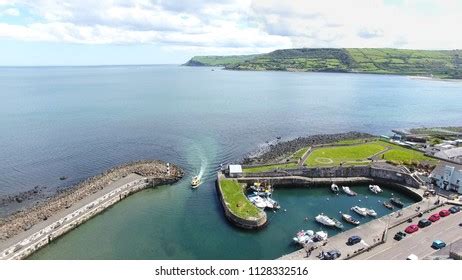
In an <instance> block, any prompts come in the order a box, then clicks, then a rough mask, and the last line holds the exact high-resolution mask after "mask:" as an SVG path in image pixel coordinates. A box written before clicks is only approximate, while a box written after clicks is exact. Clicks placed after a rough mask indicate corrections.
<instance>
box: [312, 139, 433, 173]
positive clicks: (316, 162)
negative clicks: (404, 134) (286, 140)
mask: <svg viewBox="0 0 462 280" xmlns="http://www.w3.org/2000/svg"><path fill="white" fill-rule="evenodd" d="M386 149H389V150H388V151H386ZM384 151H385V152H384ZM379 152H384V153H383V154H382V155H379V156H378V157H377V158H376V159H377V160H385V161H389V162H392V163H395V164H403V165H411V164H419V163H423V162H426V163H430V164H436V162H437V160H435V159H433V158H430V157H427V156H425V155H424V154H423V153H422V152H419V151H416V150H412V149H408V148H405V147H402V146H399V145H395V144H393V143H389V142H387V141H383V140H378V141H373V142H369V143H365V144H358V145H353V146H339V147H324V148H317V149H315V150H313V151H312V152H311V154H310V155H309V156H308V158H307V160H306V162H305V163H304V164H305V165H307V166H309V167H319V166H336V165H339V164H340V163H343V164H346V165H361V164H368V163H370V161H369V160H368V158H370V157H371V156H373V155H375V154H377V153H379Z"/></svg>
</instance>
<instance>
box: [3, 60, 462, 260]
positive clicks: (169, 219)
mask: <svg viewBox="0 0 462 280" xmlns="http://www.w3.org/2000/svg"><path fill="white" fill-rule="evenodd" d="M42 70H43V71H42ZM42 70H41V71H36V69H12V70H11V71H10V70H9V71H8V73H7V74H4V73H3V74H2V76H0V79H1V81H2V84H3V85H4V86H5V88H8V89H9V90H8V94H6V91H4V92H2V93H0V95H1V96H2V98H3V100H4V102H3V103H2V104H1V105H0V107H1V110H0V111H1V112H2V113H1V114H2V118H0V123H1V124H2V128H3V133H2V134H1V135H0V138H1V141H2V143H4V144H5V145H4V146H2V148H1V149H2V153H1V155H2V161H0V172H1V174H2V177H1V181H0V184H1V186H2V188H1V189H0V191H1V194H2V195H13V194H15V193H17V192H20V191H27V190H33V188H34V187H35V186H37V185H39V186H41V187H47V188H46V189H45V190H46V193H47V194H48V193H49V194H53V193H54V192H55V191H56V190H65V189H66V188H67V187H69V186H72V185H74V184H76V183H78V182H79V181H82V180H84V179H86V178H89V177H92V176H95V175H97V174H99V173H101V172H103V171H104V170H107V169H109V168H111V167H113V166H117V165H119V164H122V163H125V162H127V161H133V160H139V159H146V158H158V159H162V160H164V161H166V162H173V163H176V164H178V165H179V166H181V167H182V168H183V169H184V170H185V177H186V178H187V179H186V180H181V181H180V182H178V183H176V184H174V185H173V186H169V187H162V186H160V187H158V188H156V189H147V190H144V191H142V192H138V193H136V194H133V195H131V196H129V197H127V198H125V199H124V200H122V201H120V202H118V203H117V204H115V205H114V206H113V207H110V208H109V209H107V210H106V211H104V212H102V213H100V214H99V215H97V216H95V217H93V218H92V219H90V220H88V221H87V222H85V223H84V224H82V225H80V226H79V227H77V228H75V229H74V230H72V231H70V232H69V233H67V234H66V235H64V236H62V237H60V238H57V239H55V240H52V242H51V243H50V244H48V245H47V246H45V247H44V248H42V249H41V250H39V251H38V252H36V253H35V254H33V255H32V256H30V258H31V259H276V258H279V257H281V256H282V255H285V254H289V253H291V252H293V251H295V250H296V249H297V248H296V247H294V246H293V244H292V238H293V236H294V235H295V234H296V233H297V232H298V231H299V230H301V229H314V230H324V229H323V228H322V226H320V225H319V224H317V223H316V222H315V220H314V217H315V216H316V215H318V214H319V213H321V212H323V213H325V214H326V215H329V216H333V217H336V218H337V219H341V216H340V214H339V211H342V212H343V211H346V210H349V209H350V208H351V207H352V206H354V205H359V206H362V207H367V208H373V209H374V210H376V211H377V212H378V213H377V214H378V217H381V216H383V215H385V214H387V213H390V212H389V211H390V210H388V209H387V208H385V207H384V206H383V205H381V204H380V203H379V202H378V200H381V201H383V200H384V199H389V198H390V197H391V193H392V192H393V193H394V194H395V195H396V196H398V197H400V199H401V201H403V202H404V203H405V204H406V205H410V204H412V203H414V202H415V201H414V199H411V198H408V197H407V196H406V195H404V194H400V193H397V192H395V191H391V190H389V189H386V188H384V193H382V194H379V195H378V197H377V199H376V200H374V201H372V199H370V198H371V194H372V193H371V192H370V191H369V190H368V185H369V184H370V182H364V184H359V186H361V185H362V187H355V186H352V189H353V190H354V191H356V192H358V196H357V197H349V196H346V195H343V194H342V195H339V196H338V198H339V199H337V200H335V202H336V204H335V205H334V204H333V203H328V201H331V200H333V199H334V198H336V196H333V194H332V192H331V191H330V189H329V186H330V184H327V187H326V185H325V184H321V182H317V181H316V180H313V182H312V183H311V184H309V185H310V188H300V187H298V186H297V187H296V188H285V187H284V188H283V187H280V188H277V189H276V191H275V192H274V194H273V198H274V200H276V201H277V202H278V203H279V204H280V205H281V209H280V210H278V211H276V212H272V211H269V212H267V214H268V221H269V223H268V225H267V226H266V227H265V228H263V229H261V230H259V231H257V232H252V231H246V230H241V229H237V228H235V227H234V226H233V225H231V224H230V223H229V222H228V220H226V218H225V217H224V215H223V210H222V206H221V204H220V201H219V198H218V196H217V193H216V187H215V180H216V172H217V171H218V169H219V165H220V163H223V162H224V163H227V162H235V161H236V160H239V159H241V158H243V157H245V156H246V155H247V154H248V153H250V152H252V151H254V150H255V148H256V147H257V148H258V147H260V146H261V147H267V146H268V145H271V144H274V143H277V142H278V141H283V140H286V139H292V138H295V137H299V136H303V135H315V134H328V133H340V132H345V131H362V132H366V133H370V134H376V135H380V134H386V133H387V132H388V131H390V130H391V129H393V128H396V127H415V126H418V125H427V126H435V125H457V124H458V122H459V121H460V111H461V110H462V108H461V107H460V106H461V105H460V102H457V101H458V100H459V98H460V96H459V93H460V85H458V83H446V82H438V83H435V82H431V81H423V80H411V79H408V78H406V77H395V76H382V75H361V74H355V75H352V74H325V73H279V72H234V71H221V70H218V69H217V70H216V71H214V72H213V76H211V75H210V73H211V71H210V69H209V68H194V69H193V68H185V67H178V66H152V67H151V66H149V67H148V66H146V67H135V66H134V67H129V66H127V67H98V68H85V67H82V68H72V67H70V68H65V69H62V68H53V67H51V68H47V69H42ZM171 77H175V79H172V78H171ZM18 81H21V82H20V83H19V82H18ZM37 84H40V85H41V86H40V87H36V85H37ZM75 84H79V85H80V86H79V87H76V86H75ZM237 85H239V86H237ZM28 88H29V89H31V92H28V91H27V90H26V89H28ZM154 88H155V89H156V90H153V89H154ZM54 92H65V93H66V94H65V95H64V94H63V95H60V96H59V97H57V96H56V95H55V94H53V93H54ZM282 92H283V93H284V94H281V93H282ZM319 92H323V93H324V95H325V98H324V99H319V98H317V97H316V96H318V94H319ZM440 92H444V93H445V94H444V95H440V94H439V93H440ZM217 93H219V94H217ZM191 94H196V96H197V98H196V99H193V100H192V99H191V98H190V96H191ZM18 96H19V97H21V98H20V99H19V100H20V101H18ZM23 96H28V98H22V97H23ZM348 100H355V102H354V105H353V104H350V103H349V102H348ZM76 101H79V102H80V103H77V102H76ZM225 101H226V102H225ZM262 102H265V106H257V105H259V104H262ZM410 102H413V103H416V104H417V105H416V106H408V104H409V103H410ZM121 103H123V104H124V106H123V108H122V107H121V106H119V105H120V104H121ZM44 104H55V105H56V106H53V107H49V106H45V105H44ZM74 104H79V105H74ZM75 106H77V107H75ZM268 108H272V110H268ZM31 116H34V117H31ZM434 116H439V117H438V118H435V117H434ZM51 124H53V125H51ZM243 124H245V125H243ZM288 124H290V125H288ZM212 132H213V133H212ZM281 136H282V139H277V137H281ZM50 141H51V142H52V143H54V145H49V143H50ZM267 141H269V143H266V142H267ZM17 151H22V152H21V153H17ZM25 155H27V157H26V156H25ZM204 162H206V163H204ZM203 165H204V166H206V167H205V171H204V175H203V177H202V178H201V184H200V187H198V188H197V189H196V190H194V191H193V190H191V184H190V183H191V178H192V177H193V176H195V175H197V174H198V173H200V170H201V169H202V166H203ZM61 177H66V178H67V179H66V180H60V178H61ZM338 184H339V185H340V186H341V183H340V182H339V183H338ZM345 184H348V185H352V184H349V183H348V182H345ZM289 185H290V182H289ZM366 195H367V196H368V199H365V196H366ZM360 198H361V200H362V201H361V203H359V201H358V199H360ZM327 199H329V200H327ZM25 203H26V202H25V201H24V202H23V203H19V202H14V201H13V203H12V204H11V209H13V206H14V207H16V208H15V209H21V207H22V206H23V205H25ZM31 203H33V202H31ZM369 203H370V205H369ZM320 205H323V206H326V207H322V209H320ZM3 209H5V208H2V212H1V214H2V216H4V215H6V213H7V211H9V209H10V208H8V209H6V210H3ZM284 209H287V211H285V212H284ZM307 217H308V220H305V218H307ZM356 218H358V219H359V218H360V217H356ZM369 219H370V220H372V218H370V217H366V218H364V220H361V224H364V223H365V222H366V221H369ZM344 226H345V230H348V229H350V228H351V227H352V225H349V224H346V223H344ZM108 229H109V230H108ZM325 230H326V231H327V232H328V233H329V235H330V236H334V235H335V234H336V233H339V232H340V231H338V230H336V229H325ZM185 232H187V234H186V235H185ZM135 237H136V238H135ZM225 237H226V241H227V242H223V240H224V238H225ZM114 244H116V245H114ZM203 244H206V245H205V246H204V245H203ZM224 252H226V254H224Z"/></svg>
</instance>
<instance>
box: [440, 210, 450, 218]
mask: <svg viewBox="0 0 462 280" xmlns="http://www.w3.org/2000/svg"><path fill="white" fill-rule="evenodd" d="M449 215H451V212H449V210H446V209H444V210H441V211H440V217H446V216H449Z"/></svg>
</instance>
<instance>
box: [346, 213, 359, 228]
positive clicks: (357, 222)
mask: <svg viewBox="0 0 462 280" xmlns="http://www.w3.org/2000/svg"><path fill="white" fill-rule="evenodd" d="M342 218H343V219H344V220H345V221H347V222H348V223H350V224H353V225H359V224H360V222H359V221H358V220H356V219H353V217H352V216H351V215H348V214H342Z"/></svg>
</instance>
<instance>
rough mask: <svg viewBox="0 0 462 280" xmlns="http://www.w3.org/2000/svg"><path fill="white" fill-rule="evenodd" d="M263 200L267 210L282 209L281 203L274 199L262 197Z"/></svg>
mask: <svg viewBox="0 0 462 280" xmlns="http://www.w3.org/2000/svg"><path fill="white" fill-rule="evenodd" d="M262 199H263V200H264V201H265V203H266V207H267V208H270V209H279V208H281V206H280V205H279V203H278V202H277V201H276V200H274V199H272V198H271V197H262Z"/></svg>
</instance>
